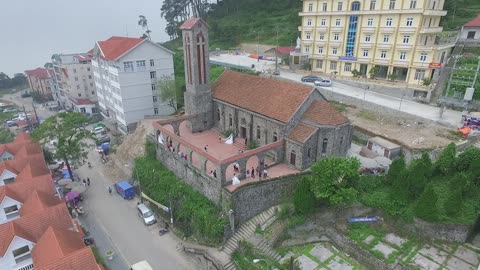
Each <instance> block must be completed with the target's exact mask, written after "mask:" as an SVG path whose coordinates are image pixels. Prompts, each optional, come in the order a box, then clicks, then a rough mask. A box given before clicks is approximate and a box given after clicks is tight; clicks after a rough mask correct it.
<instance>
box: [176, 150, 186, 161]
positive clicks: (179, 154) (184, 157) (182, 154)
mask: <svg viewBox="0 0 480 270" xmlns="http://www.w3.org/2000/svg"><path fill="white" fill-rule="evenodd" d="M178 156H179V157H180V159H184V160H187V159H188V157H187V154H184V153H183V152H180V153H178Z"/></svg>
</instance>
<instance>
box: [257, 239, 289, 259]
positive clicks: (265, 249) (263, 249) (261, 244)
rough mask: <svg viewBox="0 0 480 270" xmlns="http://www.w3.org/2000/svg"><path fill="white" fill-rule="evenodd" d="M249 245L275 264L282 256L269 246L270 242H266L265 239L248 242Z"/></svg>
mask: <svg viewBox="0 0 480 270" xmlns="http://www.w3.org/2000/svg"><path fill="white" fill-rule="evenodd" d="M250 243H252V244H254V246H255V248H256V249H258V250H259V251H260V253H262V254H263V255H265V256H268V257H270V258H273V259H274V260H276V261H277V262H278V261H280V259H281V258H282V256H280V254H278V253H277V252H276V251H275V250H274V249H273V248H272V246H271V245H270V242H268V240H267V239H265V238H263V237H260V238H258V239H257V241H255V240H254V241H250Z"/></svg>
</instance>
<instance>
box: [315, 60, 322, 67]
mask: <svg viewBox="0 0 480 270" xmlns="http://www.w3.org/2000/svg"><path fill="white" fill-rule="evenodd" d="M316 67H317V68H323V60H317V64H316Z"/></svg>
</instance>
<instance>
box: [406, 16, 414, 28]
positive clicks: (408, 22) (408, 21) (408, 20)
mask: <svg viewBox="0 0 480 270" xmlns="http://www.w3.org/2000/svg"><path fill="white" fill-rule="evenodd" d="M412 25H413V18H407V26H412Z"/></svg>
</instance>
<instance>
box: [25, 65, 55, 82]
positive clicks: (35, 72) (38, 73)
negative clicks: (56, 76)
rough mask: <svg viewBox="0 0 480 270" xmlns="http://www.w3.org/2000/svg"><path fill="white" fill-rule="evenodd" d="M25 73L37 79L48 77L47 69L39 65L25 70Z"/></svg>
mask: <svg viewBox="0 0 480 270" xmlns="http://www.w3.org/2000/svg"><path fill="white" fill-rule="evenodd" d="M25 74H27V76H33V77H36V78H37V79H47V78H48V77H49V76H48V71H47V70H46V69H44V68H41V67H39V68H36V69H32V70H25Z"/></svg>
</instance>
